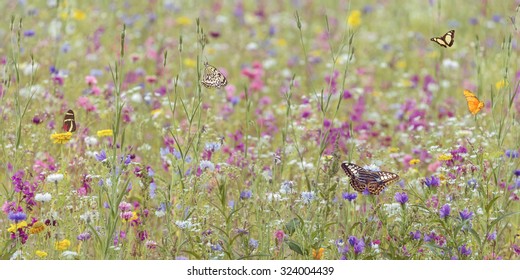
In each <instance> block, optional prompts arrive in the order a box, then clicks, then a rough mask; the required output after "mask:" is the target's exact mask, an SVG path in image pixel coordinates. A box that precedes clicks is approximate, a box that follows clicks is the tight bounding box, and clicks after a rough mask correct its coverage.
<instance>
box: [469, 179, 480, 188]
mask: <svg viewBox="0 0 520 280" xmlns="http://www.w3.org/2000/svg"><path fill="white" fill-rule="evenodd" d="M467 184H468V187H470V188H472V189H476V188H477V187H478V183H477V180H475V179H469V180H468V182H467Z"/></svg>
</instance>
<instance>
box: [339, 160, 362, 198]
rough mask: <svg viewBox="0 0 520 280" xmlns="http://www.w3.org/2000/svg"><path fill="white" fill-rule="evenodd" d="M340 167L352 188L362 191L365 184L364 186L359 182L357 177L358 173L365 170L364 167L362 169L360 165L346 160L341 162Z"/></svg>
mask: <svg viewBox="0 0 520 280" xmlns="http://www.w3.org/2000/svg"><path fill="white" fill-rule="evenodd" d="M341 168H342V169H343V171H345V173H346V174H347V176H348V177H349V178H350V185H351V186H352V188H353V189H354V190H356V191H358V192H363V191H364V190H365V188H366V186H365V184H363V183H362V182H360V181H359V180H358V179H357V177H358V176H359V174H360V173H362V172H366V171H365V169H363V168H362V167H361V166H358V165H355V164H353V163H349V162H346V161H345V162H343V163H341Z"/></svg>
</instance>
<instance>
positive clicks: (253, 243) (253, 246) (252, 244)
mask: <svg viewBox="0 0 520 280" xmlns="http://www.w3.org/2000/svg"><path fill="white" fill-rule="evenodd" d="M248 245H249V248H251V249H253V250H254V249H256V248H258V240H255V239H253V238H251V239H249V242H248Z"/></svg>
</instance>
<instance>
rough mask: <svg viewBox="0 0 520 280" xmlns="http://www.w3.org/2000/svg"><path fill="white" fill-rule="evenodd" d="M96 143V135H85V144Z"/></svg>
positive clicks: (91, 144) (92, 144)
mask: <svg viewBox="0 0 520 280" xmlns="http://www.w3.org/2000/svg"><path fill="white" fill-rule="evenodd" d="M97 143H98V140H97V138H96V137H92V136H87V137H85V144H87V146H94V145H96V144H97Z"/></svg>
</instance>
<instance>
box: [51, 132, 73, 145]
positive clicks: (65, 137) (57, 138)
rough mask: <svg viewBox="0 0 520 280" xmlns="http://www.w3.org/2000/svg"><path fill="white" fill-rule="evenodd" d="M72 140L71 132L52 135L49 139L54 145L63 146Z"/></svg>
mask: <svg viewBox="0 0 520 280" xmlns="http://www.w3.org/2000/svg"><path fill="white" fill-rule="evenodd" d="M70 138H72V132H64V133H53V134H52V135H51V139H52V140H54V143H58V144H65V143H67V142H69V141H70Z"/></svg>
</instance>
